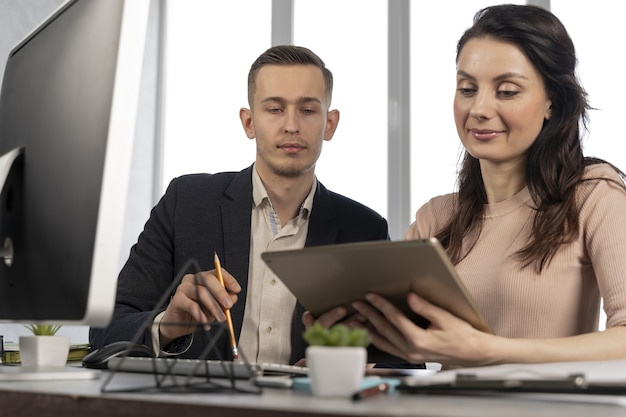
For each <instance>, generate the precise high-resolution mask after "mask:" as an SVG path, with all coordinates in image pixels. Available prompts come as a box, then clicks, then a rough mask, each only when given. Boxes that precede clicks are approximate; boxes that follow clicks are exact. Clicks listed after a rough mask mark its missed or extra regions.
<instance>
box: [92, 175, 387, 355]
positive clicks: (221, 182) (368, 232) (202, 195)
mask: <svg viewBox="0 0 626 417" xmlns="http://www.w3.org/2000/svg"><path fill="white" fill-rule="evenodd" d="M252 169H253V168H252V166H250V167H248V168H246V169H245V170H243V171H241V172H238V173H237V172H225V173H219V174H213V175H211V174H194V175H186V176H182V177H179V178H176V179H174V180H173V181H172V182H171V183H170V185H169V187H168V188H167V191H166V193H165V195H164V196H163V197H162V198H161V200H160V201H159V203H158V204H157V205H156V206H155V207H154V208H153V209H152V212H151V214H150V218H149V219H148V221H147V222H146V225H145V227H144V230H143V232H142V233H141V234H140V235H139V239H138V241H137V243H136V244H135V245H134V246H133V247H132V248H131V250H130V256H129V258H128V260H127V262H126V264H125V265H124V267H123V268H122V271H121V272H120V275H119V278H118V288H117V300H116V304H115V311H114V314H113V318H112V321H111V323H110V325H109V326H108V327H107V328H105V329H90V333H89V339H90V342H91V344H92V347H93V348H99V347H102V346H104V345H105V344H108V343H111V342H115V341H119V340H132V339H133V337H134V336H135V335H136V334H138V332H139V331H140V329H142V327H144V330H147V328H146V327H145V326H144V325H145V324H147V323H150V322H151V321H152V318H153V317H154V316H155V315H156V313H158V312H159V311H162V310H164V309H165V306H163V307H162V308H157V303H158V301H159V300H160V299H162V298H163V297H165V299H166V300H167V299H169V296H170V295H171V294H170V293H169V292H168V291H169V288H172V287H173V288H175V285H173V281H174V280H175V278H176V277H177V276H178V275H179V273H180V272H181V269H182V268H183V267H184V266H185V265H186V264H188V263H189V260H190V259H194V260H196V261H197V263H198V265H199V268H200V269H201V270H210V269H213V268H214V265H213V257H214V255H213V254H214V253H215V252H216V253H217V254H218V256H219V257H220V260H221V262H222V265H223V266H224V267H225V268H226V269H227V270H228V271H229V272H230V273H231V274H232V275H233V276H234V277H235V278H236V279H237V280H238V282H239V284H240V285H241V287H242V291H241V293H240V294H239V299H238V301H237V303H236V304H235V305H234V306H233V308H232V309H231V314H232V318H233V325H234V327H235V329H236V332H237V333H238V332H239V331H240V329H241V326H242V321H243V310H244V306H245V305H246V288H247V285H248V264H249V262H248V261H249V256H250V232H251V226H250V218H251V214H252ZM385 239H389V232H388V225H387V221H386V220H385V219H384V218H383V217H381V216H380V215H378V214H377V213H376V212H374V211H373V210H371V209H370V208H368V207H365V206H364V205H362V204H360V203H357V202H355V201H353V200H350V199H348V198H346V197H344V196H341V195H339V194H336V193H333V192H331V191H329V190H327V189H326V188H325V187H324V186H323V185H322V184H321V183H319V182H318V184H317V189H316V192H315V196H314V199H313V209H312V211H311V216H310V218H309V230H308V235H307V239H306V246H316V245H325V244H334V243H348V242H357V241H370V240H385ZM187 272H197V271H195V268H193V267H192V268H188V270H187ZM180 276H182V275H180ZM157 310H158V311H157ZM303 312H304V309H303V308H302V306H301V305H300V304H298V307H297V308H296V312H295V315H294V318H293V326H292V351H293V355H292V362H295V361H297V360H298V359H300V358H302V357H304V349H305V348H306V343H305V342H304V340H303V339H302V331H303V330H304V329H303V325H302V320H301V317H302V313H303ZM220 329H221V328H220V327H218V326H214V327H213V328H212V329H211V330H210V331H209V332H208V333H209V334H208V335H207V334H206V333H205V332H198V333H196V334H195V335H194V343H193V344H192V346H191V347H190V348H189V350H187V352H185V353H184V354H183V355H181V357H189V358H196V357H198V356H200V354H201V352H202V350H203V349H204V348H205V347H206V345H207V343H208V340H207V337H208V338H211V336H214V333H216V332H217V331H218V330H220ZM221 333H222V334H221V335H220V339H218V340H217V341H216V344H215V347H216V348H217V349H218V352H214V353H215V354H211V355H209V358H217V359H222V358H225V359H231V358H232V355H231V354H230V352H229V343H228V337H227V333H226V332H223V331H222V332H221ZM237 339H239V337H237ZM212 340H213V339H212ZM139 341H140V342H142V343H146V344H148V343H149V342H150V341H149V337H148V332H144V334H142V335H141V338H140V339H139ZM213 341H215V340H213ZM220 355H221V357H220Z"/></svg>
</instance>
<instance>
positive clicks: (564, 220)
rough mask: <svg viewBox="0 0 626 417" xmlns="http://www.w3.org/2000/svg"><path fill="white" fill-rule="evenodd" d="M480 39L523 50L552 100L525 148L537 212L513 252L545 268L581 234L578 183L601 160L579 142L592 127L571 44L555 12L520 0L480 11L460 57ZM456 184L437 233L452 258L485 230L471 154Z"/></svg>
mask: <svg viewBox="0 0 626 417" xmlns="http://www.w3.org/2000/svg"><path fill="white" fill-rule="evenodd" d="M475 38H490V39H495V40H498V41H503V42H508V43H511V44H514V45H516V46H518V47H519V48H521V50H523V51H524V53H525V54H526V56H527V57H528V59H529V60H530V61H531V62H532V63H533V65H534V66H535V68H537V70H538V71H539V73H540V74H541V76H542V78H543V82H544V85H545V88H546V92H547V95H548V98H549V99H550V100H551V102H552V109H551V111H552V113H551V118H550V120H546V121H544V125H543V127H542V129H541V132H540V133H539V136H538V137H537V139H536V140H535V142H534V143H533V144H532V146H531V147H530V148H529V150H528V160H527V162H526V181H527V184H528V188H529V191H530V194H531V196H532V199H533V201H534V203H535V205H536V212H535V216H534V218H533V224H532V236H531V239H530V241H529V243H528V244H527V245H526V246H525V247H524V248H522V249H521V250H520V251H519V252H518V253H517V254H516V256H517V257H518V259H519V260H520V261H521V262H522V264H523V266H524V267H526V266H528V265H530V264H534V265H535V266H536V269H537V270H538V271H541V270H542V269H543V268H544V267H545V266H546V265H547V264H548V263H549V262H550V260H551V259H552V257H553V256H554V254H555V253H556V251H557V250H558V248H559V247H560V246H561V245H563V244H566V243H570V242H572V241H575V240H576V239H577V237H578V233H579V226H578V207H577V204H576V187H577V185H578V184H579V183H580V182H581V180H582V176H583V172H584V170H585V166H587V165H589V164H593V163H598V162H603V161H601V160H598V159H591V158H589V159H586V158H585V157H584V156H583V152H582V148H581V139H582V136H581V130H582V129H586V127H587V122H588V113H587V112H588V110H589V109H590V105H589V102H588V100H587V93H586V92H585V90H584V89H583V87H582V86H581V84H580V82H579V80H578V77H577V75H576V65H577V59H576V53H575V49H574V44H573V42H572V40H571V39H570V37H569V35H568V33H567V30H566V29H565V27H564V26H563V24H562V23H561V22H560V21H559V19H558V18H557V17H556V16H554V15H553V14H552V13H550V12H549V11H547V10H545V9H543V8H540V7H537V6H521V5H501V6H493V7H487V8H484V9H482V10H480V11H479V12H478V13H477V14H476V16H475V17H474V24H473V26H472V27H471V28H469V29H468V30H467V31H466V32H465V33H464V34H463V36H462V37H461V39H460V40H459V42H458V44H457V62H458V57H459V54H460V53H461V51H462V49H463V47H464V46H465V44H466V43H467V41H468V40H470V39H475ZM458 186H459V193H458V202H457V203H458V204H457V205H456V213H455V215H454V216H453V217H452V220H451V222H450V223H449V224H448V225H447V226H446V227H445V228H444V229H443V230H442V231H440V232H439V233H438V235H437V238H438V239H439V240H440V241H441V242H442V244H443V245H444V246H445V247H447V250H448V253H449V255H450V257H451V258H452V261H453V262H454V263H458V262H459V261H460V260H461V259H462V258H463V257H464V256H465V255H466V254H467V252H466V253H462V252H461V248H462V243H463V239H464V238H465V237H467V236H468V235H470V234H475V235H476V236H477V235H478V234H479V233H480V230H481V227H482V218H483V213H484V208H485V204H486V203H487V194H486V192H485V186H484V183H483V180H482V176H481V171H480V165H479V161H478V160H477V159H476V158H474V157H472V156H471V155H470V154H469V153H467V152H465V155H464V158H463V162H462V168H461V171H460V172H459V178H458Z"/></svg>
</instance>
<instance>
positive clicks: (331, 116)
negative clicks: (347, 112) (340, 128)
mask: <svg viewBox="0 0 626 417" xmlns="http://www.w3.org/2000/svg"><path fill="white" fill-rule="evenodd" d="M338 124H339V110H331V111H329V112H328V116H327V118H326V129H325V130H324V140H331V139H332V138H333V136H334V134H335V130H337V125H338Z"/></svg>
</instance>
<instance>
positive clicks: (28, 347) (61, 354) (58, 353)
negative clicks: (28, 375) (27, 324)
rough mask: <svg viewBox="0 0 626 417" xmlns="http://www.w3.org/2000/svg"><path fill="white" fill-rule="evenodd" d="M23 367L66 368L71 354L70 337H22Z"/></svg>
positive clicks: (21, 357)
mask: <svg viewBox="0 0 626 417" xmlns="http://www.w3.org/2000/svg"><path fill="white" fill-rule="evenodd" d="M19 343H20V362H21V363H22V365H23V366H65V364H66V363H67V355H68V354H69V352H70V338H69V337H68V336H20V342H19Z"/></svg>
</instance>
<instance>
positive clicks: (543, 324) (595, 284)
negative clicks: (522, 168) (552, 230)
mask: <svg viewBox="0 0 626 417" xmlns="http://www.w3.org/2000/svg"><path fill="white" fill-rule="evenodd" d="M585 176H586V177H587V178H589V177H593V178H596V177H601V178H612V179H614V180H615V181H617V182H618V183H615V182H611V181H607V180H592V181H587V182H583V183H582V184H581V185H580V187H579V197H578V198H579V207H580V224H581V228H580V233H579V237H578V240H576V242H574V243H571V244H568V245H566V246H563V247H561V248H560V249H559V250H558V252H557V253H556V255H555V257H554V258H553V259H552V261H551V262H550V264H549V265H548V266H547V267H544V270H543V271H542V273H541V274H538V273H537V272H536V271H535V268H534V267H533V266H530V267H527V268H523V269H522V268H521V266H520V263H519V262H518V261H517V260H515V259H514V258H513V256H512V255H513V254H514V253H515V252H517V251H518V250H519V249H520V248H522V247H523V246H524V245H525V244H526V243H527V242H528V238H529V232H530V227H531V223H532V215H533V209H532V205H533V202H532V200H531V198H530V194H529V192H528V189H527V188H524V189H523V190H522V191H520V192H519V193H518V194H516V195H515V196H513V197H511V198H510V199H508V200H506V201H503V202H500V203H497V204H489V205H487V207H486V212H485V217H484V224H483V229H482V232H481V234H480V237H479V239H478V240H477V242H476V245H475V246H474V247H473V249H472V250H471V251H470V252H469V254H468V255H467V256H466V257H465V258H464V259H463V260H462V261H461V262H460V263H459V264H458V265H456V269H457V272H458V274H459V276H460V277H461V280H462V281H463V283H464V284H465V286H466V287H467V289H468V291H469V293H470V294H471V295H472V297H473V298H474V301H475V302H476V304H477V306H478V308H479V309H480V310H481V311H482V313H483V315H484V317H485V319H486V320H487V322H488V323H489V324H490V325H491V326H492V328H493V330H494V332H495V333H496V334H497V335H500V336H505V337H513V338H551V337H564V336H572V335H576V334H581V333H588V332H593V331H597V330H598V318H599V309H600V297H602V298H603V300H604V309H605V312H606V315H607V323H606V326H607V328H608V327H613V326H620V325H626V189H624V187H622V186H621V185H620V183H622V180H621V179H620V177H619V176H618V175H617V173H616V172H615V170H613V169H612V168H611V167H610V166H608V165H606V164H600V165H593V166H591V167H589V168H588V169H587V172H586V174H585ZM455 197H456V195H455V194H448V195H444V196H439V197H435V198H433V199H432V200H430V201H429V202H428V203H426V204H424V205H423V206H422V207H421V208H420V209H419V210H418V211H417V214H416V220H415V222H414V223H413V224H412V225H411V226H410V227H409V229H408V231H407V233H406V238H407V239H417V238H423V237H429V236H433V235H435V234H436V232H437V231H438V230H439V229H440V228H441V227H443V226H444V224H445V223H446V221H447V220H448V219H449V217H450V216H451V215H452V208H453V204H454V199H455Z"/></svg>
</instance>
